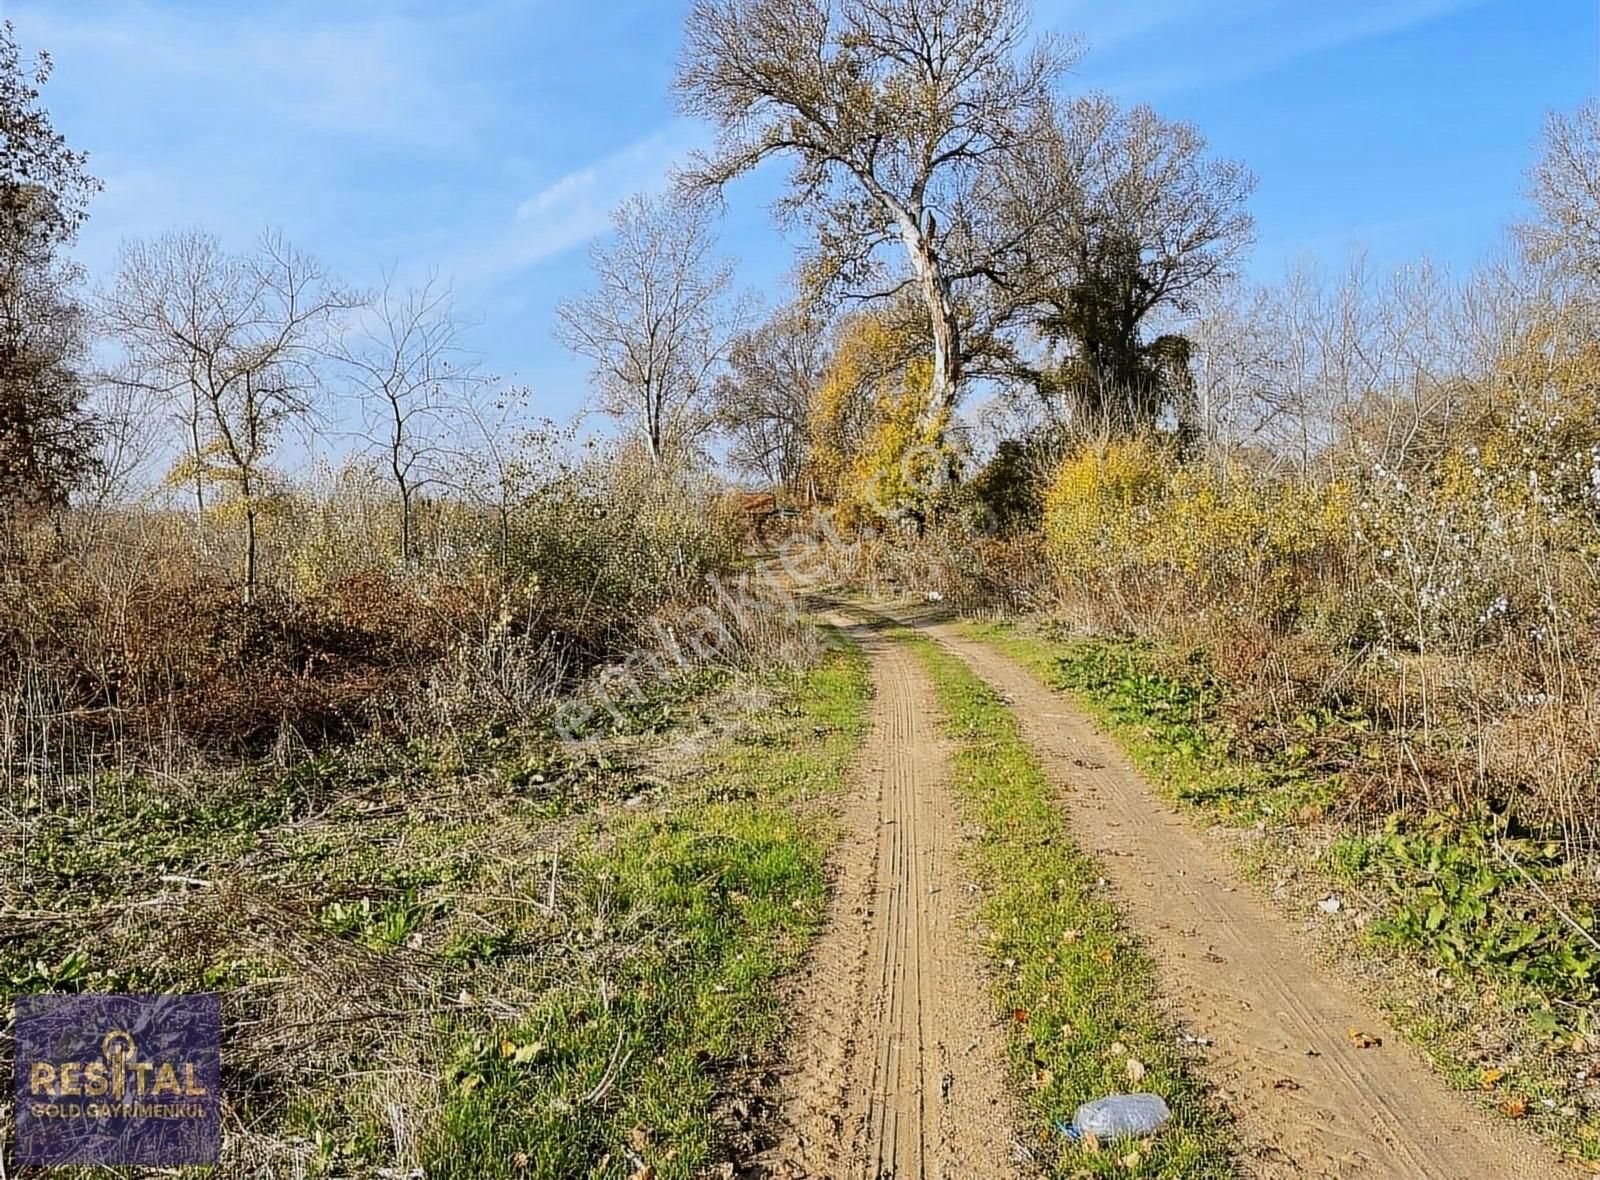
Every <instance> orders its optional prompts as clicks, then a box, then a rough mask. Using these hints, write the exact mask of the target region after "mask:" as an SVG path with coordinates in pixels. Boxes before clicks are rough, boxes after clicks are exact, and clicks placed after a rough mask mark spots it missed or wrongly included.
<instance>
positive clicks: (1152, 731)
mask: <svg viewBox="0 0 1600 1180" xmlns="http://www.w3.org/2000/svg"><path fill="white" fill-rule="evenodd" d="M965 630H966V632H967V633H968V634H969V635H971V636H972V637H973V638H974V639H979V640H982V641H983V642H985V643H988V644H990V645H992V646H994V647H996V648H998V649H1000V650H1001V651H1003V652H1005V653H1006V654H1007V655H1009V656H1010V657H1011V658H1012V659H1014V660H1016V661H1017V662H1018V663H1020V664H1022V665H1023V666H1024V667H1026V668H1028V669H1029V670H1030V671H1032V672H1033V674H1034V675H1035V676H1036V677H1038V678H1039V679H1040V680H1041V681H1043V682H1044V683H1045V684H1046V685H1048V686H1049V687H1050V688H1052V689H1055V690H1056V691H1057V692H1068V693H1071V694H1072V695H1073V696H1074V697H1075V698H1076V699H1077V700H1078V701H1079V702H1080V703H1081V704H1082V705H1083V706H1084V708H1086V709H1087V710H1088V711H1089V712H1090V713H1091V714H1092V715H1093V716H1094V717H1096V718H1097V719H1098V720H1099V721H1100V722H1101V723H1102V724H1104V725H1105V726H1106V727H1107V728H1108V729H1110V730H1111V731H1112V732H1113V733H1115V734H1116V736H1117V738H1118V740H1119V741H1120V742H1121V744H1122V746H1123V747H1124V748H1125V749H1126V750H1127V751H1128V753H1129V754H1130V755H1132V757H1133V759H1134V761H1135V762H1137V763H1138V764H1139V765H1140V768H1141V769H1143V770H1144V771H1145V772H1146V773H1147V774H1149V775H1150V776H1151V778H1152V779H1153V780H1154V781H1155V783H1156V785H1157V786H1158V787H1159V788H1160V789H1161V790H1162V791H1163V792H1164V793H1165V794H1167V795H1168V796H1169V797H1170V798H1173V799H1175V800H1177V801H1178V802H1180V803H1185V804H1192V805H1194V806H1196V807H1200V808H1203V809H1204V810H1205V811H1206V812H1207V813H1208V814H1209V815H1210V816H1211V817H1212V818H1213V819H1214V820H1217V821H1220V822H1222V823H1228V824H1233V825H1235V826H1240V827H1245V826H1249V825H1252V824H1255V823H1257V822H1260V821H1267V822H1272V821H1274V820H1281V819H1284V818H1286V817H1293V816H1295V815H1299V814H1306V813H1310V814H1317V815H1320V814H1321V813H1322V812H1323V811H1324V810H1325V809H1326V808H1327V806H1328V804H1329V803H1330V802H1332V800H1333V799H1334V798H1335V797H1336V796H1337V794H1338V789H1339V784H1338V780H1337V778H1336V777H1334V776H1330V775H1326V774H1319V773H1317V772H1316V771H1315V770H1314V768H1312V767H1311V766H1309V765H1307V761H1306V757H1305V755H1306V749H1305V747H1304V746H1303V745H1295V744H1290V745H1287V746H1285V747H1283V748H1282V749H1281V750H1280V752H1279V755H1278V756H1277V757H1276V758H1274V759H1273V760H1272V761H1271V762H1263V761H1255V762H1249V763H1245V762H1241V761H1239V760H1236V759H1234V758H1231V757H1229V750H1228V745H1229V743H1228V740H1227V735H1226V734H1225V733H1224V732H1223V731H1222V729H1221V728H1220V727H1219V726H1218V724H1217V722H1216V721H1215V717H1214V713H1215V706H1216V700H1217V689H1216V688H1215V686H1214V685H1213V684H1212V683H1211V679H1210V676H1209V674H1208V672H1207V670H1206V667H1205V665H1204V662H1203V660H1202V659H1201V658H1199V657H1198V656H1191V658H1190V660H1189V661H1188V665H1187V667H1188V674H1187V675H1181V676H1179V675H1173V674H1172V673H1171V672H1168V671H1165V670H1163V668H1160V667H1158V666H1157V664H1156V661H1155V660H1154V658H1153V655H1154V651H1153V649H1152V648H1151V646H1150V645H1149V644H1146V643H1141V642H1136V641H1131V640H1109V639H1066V640H1057V639H1052V638H1049V637H1047V636H1044V635H1041V634H1039V633H1037V632H1034V631H1031V630H1022V629H1020V628H1018V627H1017V626H1015V625H1014V624H1011V623H974V624H968V625H967V626H966V628H965ZM1335 720H1336V721H1338V720H1339V719H1335ZM1304 721H1305V724H1306V725H1308V726H1315V725H1317V724H1318V723H1319V719H1318V718H1316V717H1314V716H1312V715H1310V714H1308V715H1306V717H1305V718H1304Z"/></svg>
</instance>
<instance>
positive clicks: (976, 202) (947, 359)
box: [678, 0, 1079, 418]
mask: <svg viewBox="0 0 1600 1180" xmlns="http://www.w3.org/2000/svg"><path fill="white" fill-rule="evenodd" d="M1028 39H1029V36H1028V7H1027V4H1026V0H831V2H830V0H696V2H695V4H694V7H693V8H692V10H691V11H690V15H689V18H688V25H687V35H686V44H685V48H684V52H683V57H682V63H681V65H680V67H679V73H678V88H679V91H680V93H681V95H682V96H683V101H684V105H685V108H686V109H687V110H688V111H689V112H690V113H692V114H696V115H700V116H703V117H706V118H708V119H710V120H712V121H713V122H714V123H715V124H716V125H717V127H718V129H719V133H720V134H719V141H718V144H717V147H716V150H715V151H714V152H713V153H712V154H711V155H710V156H709V157H706V158H702V159H700V160H699V161H698V162H697V164H696V167H695V168H694V170H693V171H692V172H691V173H690V175H689V177H688V178H687V179H688V181H689V182H690V183H691V184H693V185H695V186H698V187H701V188H707V189H720V188H721V187H722V186H724V185H725V184H727V183H728V182H729V181H731V180H733V179H734V178H735V177H737V176H740V175H742V174H744V173H745V172H748V171H749V170H750V169H752V168H754V167H755V166H756V165H758V164H760V163H761V162H762V161H764V160H766V159H768V158H770V157H772V156H777V155H787V156H791V157H792V158H793V159H794V173H793V178H792V181H791V186H790V191H789V194H788V196H787V197H786V198H785V199H784V201H783V202H782V204H781V206H780V209H781V210H782V211H783V212H785V213H787V214H789V215H791V216H795V217H798V218H800V219H803V220H806V221H809V222H810V223H811V224H812V225H813V226H814V228H815V230H816V234H817V245H818V255H817V258H816V259H815V260H814V267H813V269H814V271H815V273H816V275H817V277H818V278H819V279H820V280H821V281H822V282H823V283H826V284H828V285H831V286H837V287H839V288H840V289H842V290H847V291H849V292H850V293H853V294H857V295H863V296H866V297H871V296H873V295H887V294H892V293H897V292H899V291H901V290H905V289H907V288H913V289H915V290H916V291H918V293H919V294H920V297H921V301H922V303H923V305H924V307H925V308H926V311H927V316H928V320H929V328H930V334H931V344H932V352H933V358H934V375H933V383H932V388H931V391H930V396H929V406H928V413H929V416H930V418H931V417H936V416H938V415H940V414H942V413H944V412H945V411H946V410H948V409H950V408H951V407H952V406H953V405H954V403H955V401H956V399H957V396H958V391H959V386H960V380H961V374H962V364H963V360H964V349H963V340H962V320H961V314H962V313H961V307H960V305H961V303H962V302H963V300H962V298H961V288H962V286H963V284H978V285H981V284H982V283H984V282H986V281H990V280H992V278H993V277H994V276H995V275H996V274H997V270H998V267H997V257H999V256H1003V255H1005V254H1006V253H1007V252H1008V249H1009V248H1010V247H1012V246H1014V245H1015V240H1014V239H1012V240H1008V241H994V240H991V239H990V237H989V235H988V234H987V233H985V232H983V230H984V229H985V228H988V226H989V223H988V219H987V217H986V206H987V204H988V201H986V200H985V199H984V198H985V196H986V195H990V194H992V192H993V191H994V189H995V186H996V176H997V174H999V173H1003V172H1005V171H1006V170H1008V169H1013V168H1015V169H1017V170H1018V171H1020V172H1023V173H1026V172H1027V171H1028V170H1029V169H1028V166H1027V164H1026V159H1025V158H1026V156H1027V154H1028V152H1029V151H1030V148H1031V146H1032V145H1033V144H1035V143H1036V142H1037V140H1038V138H1039V134H1040V132H1041V131H1042V130H1043V129H1045V128H1048V127H1051V126H1053V125H1054V115H1053V110H1052V98H1051V91H1052V87H1053V85H1054V81H1055V79H1056V78H1057V77H1058V76H1059V75H1060V74H1061V72H1062V71H1064V70H1065V69H1066V68H1067V67H1068V66H1069V65H1070V64H1071V63H1072V62H1073V61H1075V60H1076V58H1077V56H1078V54H1079V50H1078V47H1077V45H1076V44H1075V43H1066V42H1060V41H1057V40H1054V39H1050V38H1045V39H1043V40H1040V41H1038V42H1036V43H1034V44H1033V45H1032V46H1031V47H1030V46H1029V45H1028ZM1045 191H1050V190H1045ZM1023 232H1024V233H1026V232H1027V231H1026V228H1024V231H1023ZM896 242H898V243H899V246H900V247H901V248H902V250H903V253H904V257H905V260H906V262H907V263H908V264H909V269H910V275H909V277H905V278H902V279H900V280H899V281H895V280H894V277H893V275H891V276H889V278H888V279H887V280H885V279H884V277H883V276H882V275H881V273H880V272H881V270H882V265H881V264H882V261H883V259H882V253H883V250H884V248H885V247H888V246H892V245H893V244H894V243H896ZM886 281H887V282H888V284H889V285H888V286H887V287H886V288H884V289H881V290H874V289H873V288H878V287H882V286H883V284H884V283H885V282H886Z"/></svg>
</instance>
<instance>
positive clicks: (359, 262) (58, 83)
mask: <svg viewBox="0 0 1600 1180" xmlns="http://www.w3.org/2000/svg"><path fill="white" fill-rule="evenodd" d="M685 7H686V0H583V2H578V0H446V2H441V0H432V2H426V3H424V2H411V0H320V2H317V3H308V2H304V0H273V2H271V3H245V2H242V0H0V14H3V15H4V16H5V17H7V18H9V19H11V20H12V21H13V22H14V23H15V24H16V26H17V30H18V35H19V38H20V40H21V41H22V43H23V46H24V48H25V49H34V48H39V47H43V48H47V49H49V50H50V51H51V52H52V54H53V55H54V57H55V60H56V74H55V77H54V79H53V80H52V82H51V84H50V86H49V88H48V90H47V92H46V93H47V101H48V104H49V106H50V108H51V110H52V112H53V113H54V115H55V118H56V122H57V124H58V126H59V127H60V128H61V129H62V130H63V131H64V132H65V133H66V134H67V135H68V136H69V137H70V139H71V141H72V142H73V143H74V144H75V145H77V146H80V147H83V148H86V149H87V150H89V151H90V153H91V154H92V167H93V169H94V170H95V171H96V172H97V173H98V174H99V175H100V176H101V177H102V178H103V179H104V180H105V182H106V191H105V192H104V194H102V195H101V197H100V198H99V199H98V200H97V202H96V204H95V207H94V209H93V219H92V221H91V223H90V226H89V227H88V229H87V230H86V232H85V234H84V236H83V239H82V242H81V243H80V246H79V253H80V255H81V257H82V259H83V261H84V262H85V264H86V265H87V266H88V268H89V270H90V272H91V274H92V275H94V276H95V277H96V278H97V279H98V278H104V277H108V276H109V274H110V273H111V270H112V267H113V266H114V262H115V258H116V253H117V249H118V244H119V242H120V241H121V240H122V239H123V238H125V237H128V236H142V235H148V234H155V233H159V232H161V231H163V230H165V229H169V228H186V227H193V226H198V227H203V228H205V229H208V230H211V231H212V232H215V233H216V234H218V235H219V236H220V237H222V238H223V239H224V241H226V242H228V243H230V244H234V245H238V246H244V245H246V244H248V243H249V241H250V240H251V239H252V238H253V236H254V235H255V234H256V233H257V232H258V231H259V230H261V229H262V228H263V227H266V226H269V225H270V226H274V227H279V228H281V229H283V230H284V231H285V232H286V233H287V234H288V235H289V236H290V237H291V238H292V239H293V240H295V241H296V242H297V243H299V244H300V245H302V246H304V247H305V248H307V249H309V250H311V251H312V252H314V253H315V254H317V255H318V256H319V257H320V258H322V259H323V260H324V261H325V262H326V263H327V264H328V266H329V267H330V268H331V269H333V270H335V271H336V272H337V273H339V274H340V275H341V276H343V277H345V278H347V279H349V280H350V281H351V282H354V283H357V284H363V285H365V284H370V283H372V282H374V281H375V280H376V278H377V277H378V276H379V274H380V273H381V272H383V271H384V270H386V269H394V270H397V271H398V272H399V273H400V274H401V275H402V276H404V275H406V274H410V273H421V272H424V271H426V270H428V269H429V268H437V269H438V270H439V271H440V272H441V273H442V274H444V275H446V276H453V277H454V281H455V286H456V290H457V296H458V303H459V304H460V305H461V307H462V309H463V311H464V312H466V313H467V314H468V315H469V316H470V317H471V318H472V319H473V320H474V321H475V327H474V328H473V330H472V332H471V334H470V342H471V344H472V347H473V348H474V350H475V351H476V352H478V353H479V354H481V356H482V358H483V361H484V364H485V366H486V367H487V368H488V369H490V370H492V371H494V372H497V373H502V374H507V375H514V376H516V377H518V378H521V379H523V380H526V381H528V382H530V383H531V384H532V386H533V390H534V394H535V397H536V399H537V404H538V406H539V408H540V410H541V411H542V412H544V413H548V414H550V415H552V416H556V417H564V416H566V415H567V414H569V413H571V412H573V411H575V410H576V409H577V408H578V407H579V405H580V404H581V402H582V400H583V397H584V386H583V370H582V368H581V367H580V366H579V365H577V364H576V363H575V362H573V361H572V360H570V359H569V358H568V357H566V356H565V354H564V353H563V352H562V351H561V349H560V348H559V346H558V345H556V344H555V343H554V341H553V340H552V338H551V334H550V329H551V323H552V309H553V307H554V305H555V303H556V301H557V300H559V299H560V298H561V296H562V295H563V294H564V293H565V292H568V291H571V290H572V289H574V288H575V287H576V286H578V285H580V284H582V282H583V281H584V268H585V258H584V254H585V248H586V246H587V244H588V243H589V242H590V241H591V240H593V239H594V238H595V237H596V235H598V234H601V233H603V232H604V229H605V225H606V214H607V211H608V210H609V208H610V207H611V206H612V205H614V204H615V203H616V202H618V201H620V200H621V199H622V198H623V197H625V196H627V195H628V194H629V193H630V192H633V191H636V190H639V189H653V188H659V187H661V186H662V185H663V183H664V178H665V177H666V175H667V173H668V171H669V170H670V168H671V166H672V165H673V163H674V162H675V161H677V160H679V159H681V158H682V157H683V155H684V154H685V153H686V152H687V151H689V150H690V149H692V148H693V147H694V146H695V145H697V144H699V143H701V142H703V141H704V139H705V138H706V132H705V130H704V129H703V128H701V127H698V126H696V125H695V124H693V123H690V122H687V121H685V120H683V119H681V118H680V117H678V116H677V115H676V114H675V112H674V110H673V106H672V99H671V95H670V91H669V86H670V80H671V75H672V69H673V62H674V59H675V57H676V54H677V50H678V40H679V29H680V22H681V19H682V14H683V9H684V8H685ZM1035 8H1036V14H1037V24H1038V26H1039V27H1040V28H1054V29H1058V30H1062V31H1078V32H1081V33H1083V34H1084V35H1085V36H1086V38H1087V40H1088V42H1089V46H1090V52H1089V56H1088V57H1087V58H1086V59H1085V61H1084V63H1083V65H1082V66H1081V67H1080V68H1079V69H1078V71H1077V72H1076V73H1075V75H1074V76H1073V77H1072V78H1071V80H1070V85H1071V86H1072V87H1074V88H1082V89H1104V90H1108V91H1110V92H1112V93H1114V94H1116V95H1117V96H1118V97H1120V98H1122V99H1124V100H1126V101H1148V102H1151V103H1152V104H1154V105H1155V106H1156V107H1157V108H1158V109H1160V110H1161V111H1163V112H1164V113H1166V114H1168V115H1170V116H1173V117H1178V118H1183V119H1188V120H1191V121H1193V122H1195V123H1197V124H1198V125H1199V126H1200V127H1201V128H1202V130H1203V131H1204V132H1205V133H1206V134H1207V136H1208V137H1209V138H1210V139H1211V141H1212V144H1213V145H1214V147H1215V148H1216V150H1218V151H1219V152H1222V153H1225V154H1228V155H1232V156H1236V157H1238V158H1241V159H1243V160H1245V161H1246V162H1247V163H1249V164H1250V166H1251V167H1252V168H1253V169H1254V170H1255V171H1256V173H1257V174H1258V176H1259V177H1260V189H1259V191H1258V194H1257V196H1256V198H1255V201H1254V203H1253V211H1254V213H1255V215H1256V218H1257V221H1258V237H1259V244H1258V246H1257V248H1256V251H1255V253H1254V256H1253V259H1252V262H1251V269H1252V271H1253V273H1255V274H1256V275H1258V276H1260V277H1263V278H1271V277H1274V276H1276V275H1278V274H1280V273H1281V272H1282V271H1283V269H1284V268H1285V266H1286V265H1287V264H1288V263H1290V262H1293V261H1295V260H1298V259H1300V258H1302V257H1304V256H1306V255H1314V256H1320V257H1323V258H1326V259H1329V260H1330V261H1334V262H1337V261H1338V260H1340V259H1341V258H1342V257H1343V256H1344V255H1345V254H1346V253H1347V252H1348V251H1349V250H1350V249H1351V248H1352V247H1353V246H1355V245H1362V246H1365V247H1367V248H1368V249H1369V250H1370V252H1371V253H1372V255H1373V257H1374V258H1375V259H1376V260H1377V261H1379V262H1398V261H1400V260H1403V259H1407V258H1411V257H1414V256H1416V255H1418V254H1423V253H1426V254H1430V255H1432V256H1433V257H1435V258H1438V259H1441V260H1443V261H1446V262H1448V263H1451V264H1452V265H1455V266H1466V265H1470V264H1471V262H1472V261H1473V260H1474V259H1475V258H1477V257H1478V256H1479V255H1480V254H1481V253H1482V252H1483V251H1484V250H1486V249H1487V248H1489V247H1491V246H1492V245H1494V244H1495V242H1496V241H1497V240H1498V238H1499V235H1500V233H1501V229H1502V227H1503V226H1504V225H1505V223H1506V222H1507V221H1509V220H1510V219H1512V218H1514V217H1515V216H1517V214H1518V212H1519V210H1520V202H1521V191H1522V185H1523V179H1522V177H1523V172H1524V170H1525V168H1526V167H1527V164H1528V162H1529V161H1530V159H1531V155H1532V151H1533V146H1534V143H1535V141H1536V138H1537V136H1538V132H1539V125H1540V121H1541V119H1542V117H1543V114H1544V112H1545V111H1546V110H1548V109H1550V108H1552V107H1562V108H1568V107H1572V106H1575V105H1576V104H1578V103H1579V102H1581V101H1583V100H1584V99H1585V98H1587V97H1588V96H1590V95H1591V94H1592V93H1593V92H1594V90H1595V87H1596V83H1597V80H1600V64H1597V58H1600V16H1597V4H1596V0H1329V2H1320V0H1036V6H1035ZM781 180H782V172H781V170H780V169H771V170H769V171H767V172H765V173H761V174H757V175H756V176H754V177H752V178H750V179H748V180H746V181H742V182H741V183H740V184H739V186H738V187H736V188H735V189H733V190H732V191H731V192H730V194H729V209H728V215H727V218H726V222H725V225H724V240H725V244H726V247H727V249H728V251H729V252H730V253H731V254H733V255H734V256H736V257H737V258H738V259H739V261H740V276H741V282H742V284H743V285H744V286H746V287H748V288H751V289H753V290H755V291H757V292H760V293H763V294H766V295H768V296H769V297H771V298H777V297H779V292H778V284H779V282H780V281H781V278H782V276H783V275H784V274H785V272H786V271H787V270H788V268H789V265H790V262H791V259H792V245H793V244H792V243H789V242H785V241H784V240H783V238H782V237H781V236H780V234H779V233H778V231H777V230H776V229H775V228H774V227H773V224H772V222H771V219H770V216H769V214H768V207H769V205H770V203H771V201H772V199H773V197H774V196H775V195H776V192H777V186H778V185H779V184H781Z"/></svg>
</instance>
